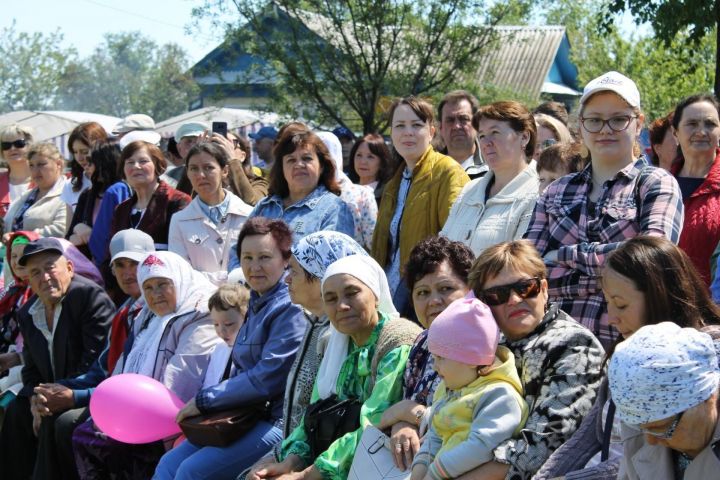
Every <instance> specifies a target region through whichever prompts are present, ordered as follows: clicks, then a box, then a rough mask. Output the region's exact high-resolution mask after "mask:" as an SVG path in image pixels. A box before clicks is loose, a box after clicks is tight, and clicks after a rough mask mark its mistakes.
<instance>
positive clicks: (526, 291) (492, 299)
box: [477, 277, 541, 307]
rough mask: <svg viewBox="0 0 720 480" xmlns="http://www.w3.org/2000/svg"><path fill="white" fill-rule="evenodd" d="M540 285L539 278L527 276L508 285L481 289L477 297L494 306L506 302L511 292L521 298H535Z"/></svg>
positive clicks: (538, 292)
mask: <svg viewBox="0 0 720 480" xmlns="http://www.w3.org/2000/svg"><path fill="white" fill-rule="evenodd" d="M540 287H541V280H540V279H539V278H537V277H535V278H528V279H525V280H519V281H517V282H515V283H511V284H508V285H498V286H497V287H492V288H488V289H485V290H482V291H481V292H479V293H478V294H477V298H478V300H480V301H482V302H484V303H485V304H486V305H488V306H491V307H495V306H497V305H502V304H503V303H507V301H508V300H509V299H510V293H511V292H515V293H517V294H518V296H519V297H520V298H522V299H523V300H525V299H526V298H535V297H537V296H538V295H539V294H540V290H541V288H540Z"/></svg>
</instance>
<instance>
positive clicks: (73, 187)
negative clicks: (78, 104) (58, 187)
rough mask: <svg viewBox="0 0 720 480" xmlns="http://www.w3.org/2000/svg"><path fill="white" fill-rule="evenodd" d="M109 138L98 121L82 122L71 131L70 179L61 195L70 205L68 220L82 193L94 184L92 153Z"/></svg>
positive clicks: (69, 143) (69, 139)
mask: <svg viewBox="0 0 720 480" xmlns="http://www.w3.org/2000/svg"><path fill="white" fill-rule="evenodd" d="M107 138H108V135H107V132H106V131H105V129H104V128H103V127H102V125H100V124H99V123H97V122H86V123H81V124H80V125H78V126H77V127H75V129H74V130H73V131H72V132H70V136H69V137H68V143H67V147H68V150H69V151H70V152H71V153H72V157H73V159H72V161H71V162H70V181H69V182H68V183H67V184H66V185H65V188H64V189H63V192H62V195H61V196H60V198H61V199H62V201H64V202H65V203H66V204H67V206H68V222H69V221H70V219H71V218H72V216H73V213H74V211H75V206H76V205H77V203H78V199H79V198H80V193H82V192H83V191H85V190H87V189H88V188H90V187H91V186H92V182H91V181H90V179H91V177H92V166H91V165H90V154H91V153H92V151H93V150H94V149H95V147H96V146H97V144H99V143H100V142H104V141H106V140H107Z"/></svg>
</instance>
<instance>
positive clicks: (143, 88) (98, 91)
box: [60, 32, 198, 120]
mask: <svg viewBox="0 0 720 480" xmlns="http://www.w3.org/2000/svg"><path fill="white" fill-rule="evenodd" d="M187 69H188V60H187V54H186V53H185V51H184V50H183V49H182V48H180V47H179V46H177V45H175V44H167V45H163V46H162V47H158V46H157V44H155V42H153V41H151V40H150V39H148V38H147V37H145V36H143V35H142V34H140V33H139V32H125V33H110V34H107V35H105V40H104V42H103V43H102V44H101V45H100V46H98V47H97V48H96V49H95V52H94V53H93V54H92V55H90V56H89V57H88V58H86V59H84V60H83V61H82V62H80V63H79V64H78V65H77V66H75V67H74V68H73V69H70V70H69V71H68V72H67V74H66V76H65V78H64V80H65V84H64V87H65V88H64V91H65V94H64V95H63V96H62V99H61V102H60V103H61V104H62V106H63V107H64V108H68V109H73V110H86V111H91V112H98V113H104V114H108V115H115V116H118V117H123V116H125V115H128V114H130V113H146V114H148V115H150V116H152V117H153V118H155V119H156V120H163V119H165V118H168V117H170V116H173V115H177V114H179V113H182V112H184V111H186V110H187V107H188V105H189V103H190V101H191V100H192V99H193V98H194V97H195V96H196V95H197V92H198V89H197V85H196V84H195V83H194V81H193V80H192V78H191V77H190V76H189V75H188V74H187V73H185V72H186V71H187Z"/></svg>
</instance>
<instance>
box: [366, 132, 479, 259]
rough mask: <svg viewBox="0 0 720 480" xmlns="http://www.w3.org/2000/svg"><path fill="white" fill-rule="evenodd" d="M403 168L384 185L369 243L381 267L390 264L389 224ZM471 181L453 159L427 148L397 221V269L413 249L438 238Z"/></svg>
mask: <svg viewBox="0 0 720 480" xmlns="http://www.w3.org/2000/svg"><path fill="white" fill-rule="evenodd" d="M404 168H405V167H404V165H402V166H401V167H400V168H398V170H397V172H395V175H394V176H393V177H392V178H391V179H390V180H389V181H388V183H387V184H386V185H385V190H384V191H383V195H382V200H381V201H380V209H379V210H378V217H377V223H376V225H375V233H374V234H373V239H372V256H373V257H374V258H375V260H377V262H378V263H379V264H380V265H382V266H383V267H385V266H387V265H388V264H389V263H390V255H391V253H392V252H390V222H391V221H392V217H393V214H394V213H395V206H396V205H397V200H398V198H397V196H398V190H399V188H400V181H401V180H402V173H403V169H404ZM469 181H470V177H468V176H467V174H466V173H465V171H464V170H463V169H462V167H461V166H460V164H459V163H458V162H456V161H455V160H454V159H453V158H451V157H448V156H447V155H443V154H441V153H438V152H436V151H435V150H433V148H432V147H431V146H430V147H428V149H427V150H426V151H425V153H424V154H423V156H422V157H420V160H418V163H417V164H416V165H415V169H414V170H413V172H412V183H411V184H410V190H409V191H408V195H407V199H406V200H405V208H404V211H403V216H402V220H401V221H400V265H401V267H402V266H403V265H405V263H406V262H407V260H408V258H409V257H410V251H411V250H412V249H413V247H414V246H415V245H416V244H417V243H418V242H420V241H421V240H424V239H425V238H426V237H429V236H431V235H437V234H438V233H439V232H440V230H441V229H442V227H443V225H444V224H445V220H447V218H448V216H449V215H450V207H452V204H453V202H455V198H456V197H457V196H458V194H459V193H460V191H461V190H462V188H463V186H464V185H465V184H466V183H467V182H469Z"/></svg>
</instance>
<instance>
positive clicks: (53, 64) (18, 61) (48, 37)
mask: <svg viewBox="0 0 720 480" xmlns="http://www.w3.org/2000/svg"><path fill="white" fill-rule="evenodd" d="M62 42H63V35H62V33H61V32H60V31H59V30H57V31H55V32H51V33H47V34H45V33H32V34H30V33H25V32H18V31H17V29H16V27H15V23H14V22H13V24H12V25H11V26H10V27H5V28H3V29H2V30H0V58H2V62H0V112H8V111H12V110H43V109H49V108H52V107H53V106H54V105H55V101H56V99H57V97H58V94H59V93H60V91H61V88H62V79H63V78H64V77H65V75H66V74H67V72H68V71H69V70H70V69H71V68H72V65H73V62H74V60H75V58H76V55H77V53H76V51H75V49H73V48H64V47H62V46H61V44H62Z"/></svg>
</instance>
